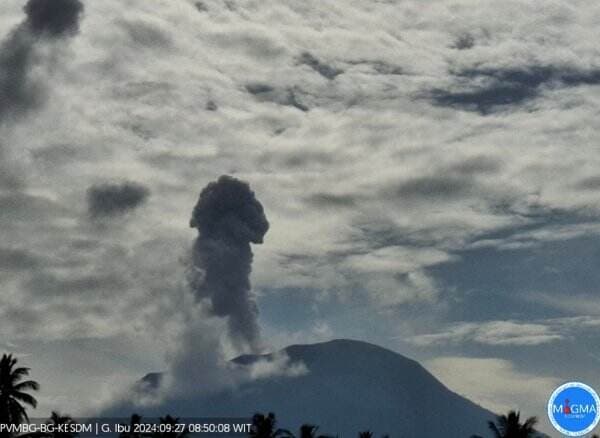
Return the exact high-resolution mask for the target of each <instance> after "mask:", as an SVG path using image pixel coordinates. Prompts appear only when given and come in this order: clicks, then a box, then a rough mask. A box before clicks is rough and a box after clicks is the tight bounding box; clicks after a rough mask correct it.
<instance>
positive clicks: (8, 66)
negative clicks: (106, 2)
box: [0, 0, 83, 121]
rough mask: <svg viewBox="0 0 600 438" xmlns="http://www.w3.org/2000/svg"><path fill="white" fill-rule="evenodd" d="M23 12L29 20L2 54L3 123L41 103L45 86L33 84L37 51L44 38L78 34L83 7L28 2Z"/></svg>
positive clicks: (72, 2) (70, 0)
mask: <svg viewBox="0 0 600 438" xmlns="http://www.w3.org/2000/svg"><path fill="white" fill-rule="evenodd" d="M23 9H24V11H25V13H26V14H27V17H26V19H25V20H24V21H23V22H22V23H21V24H20V25H19V26H17V27H16V28H15V29H14V30H13V31H12V32H11V33H10V34H9V36H8V38H7V39H5V40H4V42H3V43H2V50H1V52H0V100H1V101H2V107H1V108H0V121H1V120H2V119H3V118H6V117H8V116H13V117H15V116H18V115H21V114H23V113H25V112H26V111H28V110H30V109H32V108H35V107H37V106H38V105H39V104H40V103H41V102H42V100H43V87H42V85H41V84H40V83H38V82H35V81H31V70H32V69H33V67H34V65H35V62H36V61H37V59H36V56H37V53H36V48H37V46H38V45H39V44H40V43H41V42H42V41H43V40H45V39H48V40H58V39H60V38H62V37H66V36H72V35H74V34H76V33H77V32H78V30H79V18H80V15H81V13H82V11H83V4H82V3H81V2H80V1H79V0H29V1H28V2H27V4H26V5H25V7H24V8H23Z"/></svg>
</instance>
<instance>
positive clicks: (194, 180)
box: [0, 0, 600, 431]
mask: <svg viewBox="0 0 600 438" xmlns="http://www.w3.org/2000/svg"><path fill="white" fill-rule="evenodd" d="M29 3H30V4H33V5H35V4H36V3H38V4H43V3H44V2H43V1H41V0H39V1H36V0H32V1H31V2H29ZM58 3H59V4H61V5H63V8H62V9H61V12H60V13H56V11H55V12H54V14H57V16H58V17H59V19H57V20H52V21H44V19H45V17H44V16H41V17H40V16H39V15H40V14H37V15H36V9H35V8H33V9H31V10H30V11H26V10H24V9H23V6H24V5H25V2H21V1H15V0H6V1H3V2H1V3H0V31H1V32H0V41H1V43H0V44H1V47H2V49H1V53H0V100H1V102H2V108H0V229H1V230H2V238H1V240H0V272H1V275H0V287H1V291H2V292H1V294H0V321H1V324H0V350H2V351H10V352H14V353H16V354H17V355H18V356H19V357H20V358H21V361H22V362H23V363H25V364H26V365H28V366H30V367H32V369H33V370H32V373H33V376H34V377H35V378H36V379H37V380H39V381H40V383H41V384H42V391H41V392H40V394H39V400H40V407H39V409H38V410H37V411H36V413H39V414H40V416H42V415H45V414H46V413H47V412H49V411H50V410H51V409H54V408H55V407H56V406H60V409H61V410H62V411H65V412H70V413H72V414H74V415H79V414H81V413H84V412H91V411H93V410H94V409H95V408H96V407H97V405H98V403H99V402H101V401H105V400H109V399H110V398H111V397H112V396H113V393H114V389H115V387H120V386H122V385H127V384H129V383H131V382H133V381H135V380H137V379H138V378H139V377H141V376H143V375H144V374H146V373H147V372H151V371H157V370H162V369H165V367H174V368H173V369H177V370H180V371H181V372H184V373H185V372H190V370H189V368H188V367H186V366H185V360H182V361H180V362H177V360H176V361H175V362H170V359H169V358H173V357H177V354H175V353H174V350H176V351H178V352H179V353H181V351H188V352H189V349H194V346H195V345H201V346H205V345H216V344H219V345H221V344H220V341H218V342H217V340H218V339H220V338H219V336H221V335H219V334H218V333H220V332H221V331H225V332H227V330H228V329H227V327H222V321H219V320H220V319H222V317H223V315H231V314H230V313H227V311H225V314H219V312H218V311H216V310H214V309H213V311H212V313H211V312H210V311H207V310H206V309H205V310H204V314H203V315H202V316H200V318H205V319H206V321H204V322H203V323H202V324H200V325H201V327H200V328H199V329H200V330H203V332H204V333H217V334H215V337H213V338H211V339H212V341H211V339H200V340H198V338H196V337H195V336H193V333H191V332H190V331H189V330H188V328H187V327H188V326H189V325H190V318H191V316H190V310H189V309H190V299H191V300H192V301H193V302H196V301H194V299H193V298H190V271H192V272H195V270H197V269H200V270H202V269H204V265H202V263H203V262H199V261H198V260H199V258H198V257H200V258H201V256H198V255H197V251H200V250H201V248H202V243H201V242H200V243H198V242H199V241H201V240H202V237H201V236H200V237H198V236H199V234H198V230H201V227H200V228H198V227H190V219H191V218H192V211H193V209H194V206H195V205H196V204H197V203H198V200H199V195H200V193H201V192H202V190H203V189H204V188H205V187H206V186H207V185H208V184H209V183H211V182H214V181H217V180H218V178H219V177H220V176H221V175H230V176H231V177H233V178H235V180H240V181H243V182H246V183H247V184H248V185H249V190H251V191H253V192H254V195H253V196H255V200H256V202H258V203H259V205H260V206H261V208H263V209H264V216H265V220H267V221H268V231H266V234H264V239H258V240H257V239H249V240H248V241H247V242H246V243H244V245H246V246H248V245H250V243H251V248H252V249H251V252H250V254H249V257H250V258H249V261H248V263H249V265H248V266H251V268H249V267H248V266H246V265H244V266H246V267H244V266H242V267H241V268H240V269H242V271H243V270H244V269H246V268H248V269H251V271H252V272H251V277H250V282H251V285H252V290H251V291H250V290H248V289H247V288H246V289H245V288H244V287H243V286H242V287H240V289H239V290H240V294H242V295H243V296H244V299H247V301H244V306H247V307H245V308H246V309H247V311H248V312H250V314H252V317H251V318H250V320H249V322H248V321H246V322H248V323H249V324H250V325H252V327H253V330H255V331H256V332H255V333H253V334H252V335H251V337H252V339H251V342H250V341H249V335H244V336H241V338H235V336H234V333H235V330H236V329H235V328H234V327H233V326H232V325H231V324H230V326H229V334H230V335H231V336H230V337H229V343H226V344H227V345H225V346H224V347H219V348H222V351H221V353H220V354H224V355H229V356H231V355H234V354H235V353H236V352H239V351H240V350H244V348H245V347H246V349H247V348H250V347H251V348H252V349H257V348H258V349H261V350H263V351H270V350H275V349H278V348H281V347H285V346H287V345H289V344H292V343H309V342H316V341H321V340H327V339H333V338H354V339H361V340H365V341H369V342H373V343H376V344H378V345H382V346H385V347H387V348H391V349H393V350H394V351H397V352H399V353H401V354H404V355H407V356H409V357H412V358H414V359H417V360H418V361H420V362H421V363H422V364H423V365H424V366H425V367H426V368H427V369H429V370H430V371H431V372H432V373H434V375H436V376H437V377H438V378H439V379H440V380H441V381H442V382H444V383H445V384H446V385H447V386H449V387H450V388H451V389H453V390H455V391H457V392H459V393H460V394H462V395H465V396H467V397H468V398H470V399H472V400H474V401H476V402H478V403H480V404H482V405H483V406H485V407H487V408H490V409H493V410H496V411H499V412H502V411H506V410H507V409H509V408H514V409H520V410H521V411H522V412H523V414H524V415H537V416H538V417H539V418H540V420H541V422H542V429H544V430H547V431H549V430H550V429H549V427H550V426H548V423H547V420H546V418H545V414H544V412H545V406H546V403H547V399H548V397H549V395H550V393H551V392H552V390H553V389H554V388H555V387H556V386H558V385H559V384H560V383H563V382H565V381H570V380H581V381H584V382H585V383H588V384H590V385H591V386H596V387H597V388H598V389H600V347H599V345H600V343H599V341H600V333H599V330H598V329H599V328H600V297H599V296H598V293H597V292H598V291H597V289H598V286H597V284H598V281H599V280H600V270H598V269H597V266H598V263H599V262H600V214H599V213H600V193H599V189H600V174H599V173H598V169H599V164H600V149H598V142H599V140H600V135H599V134H598V133H597V130H596V129H595V126H596V124H597V118H598V113H599V111H600V92H599V91H598V90H599V88H598V85H600V49H598V46H597V44H596V40H597V23H598V22H599V21H600V5H599V4H598V2H594V1H587V0H570V1H566V0H564V1H558V0H544V1H541V0H535V1H528V2H524V1H512V0H507V1H503V2H497V1H491V0H490V1H488V0H483V1H482V0H477V1H475V0H459V1H453V0H446V1H441V0H440V1H436V0H428V1H416V0H412V1H411V0H407V1H393V0H387V1H386V0H369V1H364V0H362V1H358V0H356V1H354V0H340V1H336V2H326V3H323V2H319V1H313V0H306V1H302V2H298V1H292V0H278V1H274V0H273V1H272V0H260V1H258V0H248V1H238V0H223V1H221V0H214V1H208V0H202V1H196V2H194V1H187V0H156V1H152V2H147V1H142V0H131V1H128V2H122V1H116V0H103V1H102V2H91V1H87V2H86V1H84V2H83V3H79V2H78V1H77V0H61V1H60V2H58ZM38 12H39V11H38ZM42 12H43V10H42ZM28 14H29V15H28ZM42 15H43V14H42ZM244 190H245V189H244ZM244 196H246V195H244ZM248 196H249V195H248ZM252 202H254V201H252ZM195 228H198V229H195ZM262 231H264V227H263V230H262ZM259 240H262V244H261V243H260V241H259ZM246 246H245V247H244V248H246ZM198 248H200V249H198ZM244 254H245V256H248V253H244ZM192 289H193V288H192ZM192 295H193V291H192ZM195 296H196V297H197V300H200V301H202V299H206V297H207V296H208V295H205V294H203V293H202V292H201V291H200V292H199V291H196V295H195ZM203 297H204V298H203ZM213 305H215V304H214V302H213ZM193 306H194V305H192V307H193ZM215 306H216V305H215ZM215 308H216V307H215ZM238 310H239V309H238ZM220 324H221V325H220ZM192 325H193V324H192ZM206 325H208V326H210V327H212V329H213V330H214V331H212V332H211V330H206ZM196 328H198V327H196ZM207 336H208V337H209V338H210V336H209V335H207ZM182 339H185V342H182ZM236 339H237V340H239V339H241V340H242V341H241V342H236ZM205 341H206V342H205ZM213 341H214V342H213ZM246 341H248V343H247V342H246ZM211 342H212V344H211ZM215 342H216V344H215ZM199 350H200V348H199ZM490 376H493V378H490ZM83 388H85V389H83Z"/></svg>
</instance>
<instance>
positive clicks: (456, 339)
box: [409, 321, 565, 346]
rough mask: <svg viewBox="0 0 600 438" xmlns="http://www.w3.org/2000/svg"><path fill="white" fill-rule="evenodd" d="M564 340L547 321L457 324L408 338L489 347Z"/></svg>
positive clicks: (417, 341) (420, 342)
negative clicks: (540, 322)
mask: <svg viewBox="0 0 600 438" xmlns="http://www.w3.org/2000/svg"><path fill="white" fill-rule="evenodd" d="M564 339H565V335H564V334H561V333H560V331H558V330H556V329H555V328H554V327H552V326H551V325H548V324H538V323H522V322H515V321H487V322H482V323H461V324H456V325H454V326H450V327H448V328H447V329H446V330H444V331H443V332H440V333H432V334H424V335H417V336H414V337H412V338H411V339H409V341H410V342H412V343H413V344H416V345H420V346H430V345H439V344H442V345H444V344H456V343H458V344H460V343H471V342H474V343H477V344H483V345H489V346H532V345H541V344H547V343H552V342H557V341H561V340H564Z"/></svg>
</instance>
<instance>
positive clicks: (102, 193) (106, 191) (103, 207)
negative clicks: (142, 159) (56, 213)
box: [87, 182, 150, 218]
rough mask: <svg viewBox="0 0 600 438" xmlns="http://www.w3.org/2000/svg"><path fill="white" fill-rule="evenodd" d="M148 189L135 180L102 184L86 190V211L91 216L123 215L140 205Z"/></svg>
mask: <svg viewBox="0 0 600 438" xmlns="http://www.w3.org/2000/svg"><path fill="white" fill-rule="evenodd" d="M149 195H150V190H148V189H147V188H146V187H145V186H143V185H141V184H138V183H135V182H124V183H122V184H102V185H97V186H92V187H90V188H89V189H88V191H87V202H88V212H89V214H90V216H91V217H93V218H100V217H111V216H119V215H123V214H125V213H127V212H129V211H132V210H135V209H136V208H138V207H140V206H141V205H142V204H143V203H144V202H146V199H147V198H148V196H149Z"/></svg>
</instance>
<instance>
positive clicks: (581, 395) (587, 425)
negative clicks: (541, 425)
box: [548, 382, 600, 436]
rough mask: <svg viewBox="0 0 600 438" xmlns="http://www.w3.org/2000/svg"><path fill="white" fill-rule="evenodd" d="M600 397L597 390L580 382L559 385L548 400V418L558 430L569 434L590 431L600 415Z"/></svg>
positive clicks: (581, 433) (576, 434)
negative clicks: (599, 412) (599, 411)
mask: <svg viewBox="0 0 600 438" xmlns="http://www.w3.org/2000/svg"><path fill="white" fill-rule="evenodd" d="M599 409H600V398H599V397H598V394H596V391H594V390H593V389H592V388H590V387H589V386H587V385H585V384H583V383H579V382H569V383H565V384H564V385H561V386H559V387H558V388H556V390H555V391H554V392H553V393H552V395H551V396H550V400H549V401H548V418H550V422H551V423H552V425H553V426H554V428H555V429H556V430H558V431H559V432H560V433H562V434H563V435H567V436H583V435H586V434H588V433H590V432H591V431H592V430H594V428H595V427H596V425H597V424H598V421H600V415H599V414H598V410H599Z"/></svg>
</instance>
